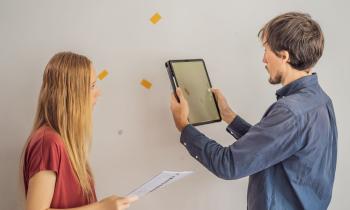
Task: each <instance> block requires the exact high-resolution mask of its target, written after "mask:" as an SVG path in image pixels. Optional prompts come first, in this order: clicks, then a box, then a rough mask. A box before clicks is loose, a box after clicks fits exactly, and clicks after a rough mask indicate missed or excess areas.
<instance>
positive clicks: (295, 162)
mask: <svg viewBox="0 0 350 210" xmlns="http://www.w3.org/2000/svg"><path fill="white" fill-rule="evenodd" d="M276 95H277V101H276V102H275V103H274V104H272V105H271V106H270V107H269V109H268V110H267V111H266V112H265V114H264V116H263V117H262V119H261V121H260V122H258V123H257V124H255V125H253V126H252V125H250V124H249V123H247V122H246V121H244V120H243V119H242V118H241V117H239V116H237V117H236V118H235V119H234V120H233V122H232V123H231V124H230V125H228V127H227V130H228V131H229V133H230V134H232V136H233V137H235V138H236V139H237V141H236V142H234V143H233V144H232V145H230V146H227V147H223V146H221V145H220V144H218V143H217V142H215V141H214V140H211V139H209V138H208V137H206V136H205V135H204V134H202V133H201V132H200V131H198V130H197V129H196V128H194V127H193V126H191V125H188V126H187V127H185V128H184V130H183V131H182V133H181V143H182V144H183V145H184V146H185V147H186V148H187V150H188V151H189V153H190V154H191V155H192V156H193V157H195V158H196V159H197V160H198V161H199V162H200V163H201V164H202V165H203V166H205V167H206V168H207V169H208V170H210V171H211V172H212V173H214V174H215V175H216V176H218V177H220V178H222V179H227V180H232V179H239V178H241V177H245V176H250V177H249V186H248V202H247V203H248V204H247V205H248V209H252V210H263V209H278V210H280V209H307V210H313V209H315V210H322V209H327V207H328V205H329V202H330V200H331V197H332V188H333V182H334V175H335V168H336V159H337V126H336V120H335V114H334V110H333V105H332V101H331V99H330V98H329V97H328V96H327V95H326V93H325V92H324V91H323V90H322V89H321V87H320V85H319V84H318V80H317V75H316V74H313V75H310V76H306V77H302V78H300V79H298V80H296V81H293V82H292V83H290V84H288V85H286V86H284V87H283V88H281V89H279V90H278V91H277V93H276Z"/></svg>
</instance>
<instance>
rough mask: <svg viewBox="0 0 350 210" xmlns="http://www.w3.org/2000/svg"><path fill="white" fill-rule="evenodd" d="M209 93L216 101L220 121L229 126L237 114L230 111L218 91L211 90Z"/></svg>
mask: <svg viewBox="0 0 350 210" xmlns="http://www.w3.org/2000/svg"><path fill="white" fill-rule="evenodd" d="M211 91H212V92H213V93H214V95H215V98H216V101H217V102H218V106H219V110H220V115H221V118H222V120H223V121H225V122H226V123H227V124H230V123H231V122H232V121H233V120H234V119H235V117H236V116H237V114H236V113H235V112H234V111H232V109H231V108H230V106H229V105H228V103H227V100H226V98H225V96H224V95H223V94H222V93H221V91H220V90H219V89H214V88H212V89H211Z"/></svg>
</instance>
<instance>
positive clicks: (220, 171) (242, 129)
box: [180, 104, 301, 179]
mask: <svg viewBox="0 0 350 210" xmlns="http://www.w3.org/2000/svg"><path fill="white" fill-rule="evenodd" d="M235 120H237V121H236V122H235V121H233V122H232V123H233V125H230V126H229V128H231V129H232V133H234V134H233V136H234V137H235V138H236V137H237V139H238V140H237V141H236V142H235V143H233V144H231V145H230V146H227V147H223V146H221V145H220V144H218V143H217V142H216V141H214V140H212V139H210V138H208V137H207V136H205V135H204V134H202V133H201V132H200V131H198V130H197V129H196V128H195V127H193V126H191V125H188V126H187V127H185V128H184V130H183V131H182V133H181V138H180V141H181V143H182V144H183V145H184V146H185V147H186V148H187V150H188V151H189V153H190V154H191V156H193V157H194V158H196V159H197V160H198V161H199V162H200V163H201V164H202V165H203V166H205V167H206V168H207V169H208V170H210V171H211V172H212V173H214V174H215V175H216V176H218V177H220V178H223V179H238V178H241V177H245V176H249V175H252V174H255V173H257V172H259V171H261V170H263V169H266V168H268V167H270V166H272V165H274V164H276V163H278V162H280V161H282V160H284V159H286V158H288V157H290V156H291V155H293V154H294V153H295V152H296V151H298V150H299V149H300V148H301V143H300V142H299V141H300V140H299V139H300V138H299V128H298V127H297V125H298V124H297V118H296V116H295V115H294V113H292V112H291V111H290V110H289V109H288V107H286V106H285V105H283V104H276V105H275V106H274V107H273V108H272V109H271V110H270V111H269V113H268V114H266V116H265V117H264V118H263V119H262V120H261V121H260V122H259V123H257V124H256V125H254V126H249V124H248V123H246V122H245V121H244V122H243V121H241V120H242V119H241V118H238V119H235ZM242 122H243V123H242ZM232 123H231V124H232ZM235 123H236V126H235ZM237 125H238V126H237ZM235 135H236V136H235Z"/></svg>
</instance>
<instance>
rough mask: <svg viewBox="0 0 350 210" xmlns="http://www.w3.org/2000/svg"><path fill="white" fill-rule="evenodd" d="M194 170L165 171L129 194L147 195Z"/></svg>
mask: <svg viewBox="0 0 350 210" xmlns="http://www.w3.org/2000/svg"><path fill="white" fill-rule="evenodd" d="M192 173H193V171H182V172H178V171H163V172H161V173H160V174H158V175H157V176H155V177H153V178H152V179H151V180H150V181H148V182H146V183H144V184H143V185H142V186H140V187H139V188H137V189H135V190H134V191H132V192H130V193H129V194H128V196H138V197H139V198H140V197H142V196H145V195H146V194H148V193H150V192H153V191H155V190H157V189H159V188H162V187H164V186H166V185H168V184H170V183H173V182H175V181H177V180H179V179H182V178H184V177H186V176H188V175H190V174H192Z"/></svg>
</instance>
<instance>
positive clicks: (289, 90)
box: [276, 73, 318, 100]
mask: <svg viewBox="0 0 350 210" xmlns="http://www.w3.org/2000/svg"><path fill="white" fill-rule="evenodd" d="M317 83H318V79H317V74H316V73H312V75H309V76H305V77H302V78H299V79H297V80H295V81H293V82H291V83H289V84H288V85H286V86H284V87H282V88H280V89H278V90H277V91H276V97H277V100H278V99H280V98H281V97H284V96H288V95H291V94H293V93H295V92H297V91H298V90H300V89H303V88H306V87H310V86H313V85H315V84H317Z"/></svg>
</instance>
